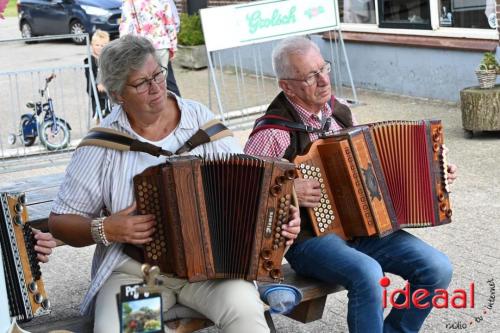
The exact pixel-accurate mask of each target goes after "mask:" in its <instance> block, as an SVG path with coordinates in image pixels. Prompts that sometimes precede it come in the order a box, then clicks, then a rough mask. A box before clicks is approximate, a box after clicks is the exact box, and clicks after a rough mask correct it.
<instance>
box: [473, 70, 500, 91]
mask: <svg viewBox="0 0 500 333" xmlns="http://www.w3.org/2000/svg"><path fill="white" fill-rule="evenodd" d="M476 76H477V80H478V81H479V88H481V89H488V88H493V87H494V86H495V82H496V80H497V71H496V69H477V70H476Z"/></svg>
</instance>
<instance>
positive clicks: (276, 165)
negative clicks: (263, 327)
mask: <svg viewBox="0 0 500 333" xmlns="http://www.w3.org/2000/svg"><path fill="white" fill-rule="evenodd" d="M294 178H295V166H294V165H293V164H292V163H289V162H283V161H277V160H271V159H269V160H266V159H259V158H254V157H250V156H247V155H220V156H213V157H204V158H200V157H194V156H185V157H176V158H169V159H167V162H166V163H165V164H161V165H158V166H154V167H150V168H148V169H146V170H145V171H144V172H142V173H141V174H139V175H137V176H135V177H134V188H135V195H136V200H137V205H138V211H139V213H140V214H154V215H155V216H156V220H157V226H156V229H157V231H156V232H155V235H154V240H153V241H152V242H150V243H149V244H146V245H145V246H144V247H143V250H144V257H145V261H146V262H147V263H149V264H151V265H157V266H159V267H160V270H161V271H162V272H164V273H171V274H173V275H175V276H177V277H180V278H187V279H189V281H191V282H196V281H202V280H207V279H225V278H233V279H236V278H238V279H247V280H259V281H278V280H280V279H282V273H281V262H282V259H283V253H284V249H285V239H284V237H283V236H281V226H282V225H283V224H285V223H287V222H288V214H289V208H290V204H292V194H293V179H294Z"/></svg>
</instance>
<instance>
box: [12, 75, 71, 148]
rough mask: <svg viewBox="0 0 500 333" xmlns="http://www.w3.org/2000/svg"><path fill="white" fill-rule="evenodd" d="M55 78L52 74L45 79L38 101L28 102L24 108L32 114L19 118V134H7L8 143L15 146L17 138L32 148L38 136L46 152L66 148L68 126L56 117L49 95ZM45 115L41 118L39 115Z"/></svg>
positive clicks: (68, 133)
mask: <svg viewBox="0 0 500 333" xmlns="http://www.w3.org/2000/svg"><path fill="white" fill-rule="evenodd" d="M55 77H56V75H55V74H54V73H52V74H51V75H50V76H48V77H47V78H45V87H44V88H43V89H40V90H39V91H38V93H39V94H40V101H37V102H28V103H26V107H27V108H29V109H33V113H26V114H23V115H22V116H21V121H20V125H19V133H18V134H17V135H16V134H13V133H11V134H9V140H8V141H9V143H10V144H12V145H13V144H15V143H16V138H17V137H18V136H19V137H20V139H21V142H22V143H23V144H24V146H26V147H29V146H32V145H33V144H34V143H35V141H36V138H37V136H40V142H41V143H42V145H43V146H45V148H47V149H48V150H51V151H52V150H57V149H63V148H66V147H67V146H68V145H69V142H70V139H71V132H70V131H71V126H70V124H69V123H68V122H67V121H66V120H64V119H62V118H59V117H56V114H55V111H54V104H53V102H52V98H51V97H50V93H49V83H50V82H51V81H52V80H53V79H54V78H55ZM43 112H45V115H44V116H43V117H41V114H42V113H43ZM40 119H42V120H40Z"/></svg>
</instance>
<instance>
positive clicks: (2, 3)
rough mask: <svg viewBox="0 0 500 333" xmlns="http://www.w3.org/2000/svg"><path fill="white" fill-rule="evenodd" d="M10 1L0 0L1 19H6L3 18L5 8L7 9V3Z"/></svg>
mask: <svg viewBox="0 0 500 333" xmlns="http://www.w3.org/2000/svg"><path fill="white" fill-rule="evenodd" d="M8 2H9V0H0V19H2V20H3V19H4V18H5V17H4V16H3V12H4V10H5V7H7V3H8Z"/></svg>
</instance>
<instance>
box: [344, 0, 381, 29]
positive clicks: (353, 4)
mask: <svg viewBox="0 0 500 333" xmlns="http://www.w3.org/2000/svg"><path fill="white" fill-rule="evenodd" d="M338 3H339V11H340V22H342V23H371V24H375V23H376V16H375V0H339V2H338Z"/></svg>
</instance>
